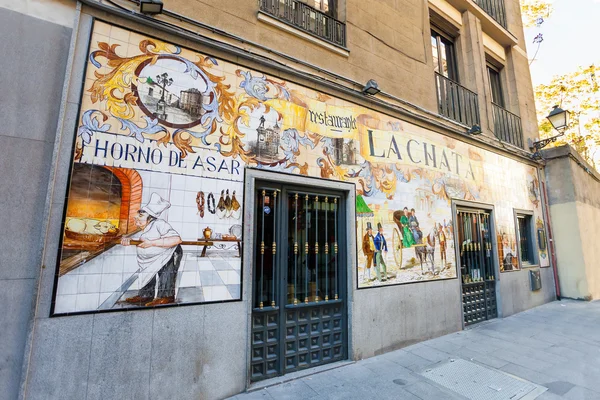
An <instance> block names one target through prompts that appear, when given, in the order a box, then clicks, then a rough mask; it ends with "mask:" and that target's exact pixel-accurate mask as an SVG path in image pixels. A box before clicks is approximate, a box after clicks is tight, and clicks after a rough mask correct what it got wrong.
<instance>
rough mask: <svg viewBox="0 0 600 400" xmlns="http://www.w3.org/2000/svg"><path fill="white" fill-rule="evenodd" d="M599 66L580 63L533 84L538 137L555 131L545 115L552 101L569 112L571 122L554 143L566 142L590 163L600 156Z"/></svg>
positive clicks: (545, 136) (543, 136) (551, 134)
mask: <svg viewBox="0 0 600 400" xmlns="http://www.w3.org/2000/svg"><path fill="white" fill-rule="evenodd" d="M599 73H600V67H596V66H595V65H591V66H590V67H587V68H583V67H579V68H578V69H577V70H576V71H574V72H570V73H567V74H564V75H557V76H555V77H553V78H552V80H551V81H550V83H548V84H541V85H538V86H537V87H536V88H535V102H536V109H537V117H538V125H539V131H540V137H541V138H547V137H550V136H554V135H556V134H557V132H556V131H554V130H553V129H552V126H551V125H550V123H549V122H548V121H547V120H546V116H547V115H548V114H549V113H550V110H552V107H553V106H554V105H557V104H558V105H560V107H561V108H563V109H565V110H569V111H570V112H571V124H570V125H569V128H568V129H567V130H566V132H565V136H564V137H563V138H561V139H560V140H558V141H557V142H556V143H555V144H554V145H555V146H556V145H560V144H565V143H568V144H570V145H571V146H573V147H574V148H575V149H576V150H577V151H578V152H579V153H580V154H581V155H582V156H583V157H584V158H585V159H586V160H587V161H588V162H589V163H590V164H592V165H595V159H596V155H598V156H600V151H599V152H598V154H596V150H597V149H600V147H599V145H600V90H599V89H600V88H599V85H598V80H597V77H598V74H599Z"/></svg>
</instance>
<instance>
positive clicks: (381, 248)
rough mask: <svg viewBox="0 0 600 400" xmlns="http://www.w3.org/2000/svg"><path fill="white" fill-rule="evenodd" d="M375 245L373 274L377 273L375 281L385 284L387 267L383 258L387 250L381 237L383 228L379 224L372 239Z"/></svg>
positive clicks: (385, 243)
mask: <svg viewBox="0 0 600 400" xmlns="http://www.w3.org/2000/svg"><path fill="white" fill-rule="evenodd" d="M374 244H375V272H376V273H377V280H378V281H379V282H385V281H386V280H387V266H386V265H385V259H384V256H385V255H387V252H388V248H387V242H386V241H385V237H384V236H383V226H382V225H381V222H378V223H377V235H375V239H374Z"/></svg>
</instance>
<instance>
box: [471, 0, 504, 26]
mask: <svg viewBox="0 0 600 400" xmlns="http://www.w3.org/2000/svg"><path fill="white" fill-rule="evenodd" d="M474 1H475V3H477V5H478V6H479V7H481V8H482V9H483V11H485V12H486V13H487V14H488V15H489V16H490V17H492V18H494V19H495V20H496V22H498V23H499V24H500V25H502V27H503V28H504V29H506V8H504V0H474Z"/></svg>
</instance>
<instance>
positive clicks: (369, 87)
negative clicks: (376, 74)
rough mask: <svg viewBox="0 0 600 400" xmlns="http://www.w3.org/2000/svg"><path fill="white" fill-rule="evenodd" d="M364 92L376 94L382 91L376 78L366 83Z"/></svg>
mask: <svg viewBox="0 0 600 400" xmlns="http://www.w3.org/2000/svg"><path fill="white" fill-rule="evenodd" d="M362 92H363V94H370V95H371V96H375V95H376V94H377V93H379V92H381V90H380V89H379V85H378V84H377V82H375V79H369V82H367V84H366V85H365V87H364V88H363V90H362Z"/></svg>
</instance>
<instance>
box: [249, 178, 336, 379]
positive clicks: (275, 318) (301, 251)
mask: <svg viewBox="0 0 600 400" xmlns="http://www.w3.org/2000/svg"><path fill="white" fill-rule="evenodd" d="M257 188H258V189H257V191H256V193H255V204H256V207H255V210H254V211H255V214H254V220H255V221H256V223H255V235H254V249H255V251H254V253H255V257H254V267H253V311H252V338H251V345H252V350H251V354H252V356H251V366H250V369H251V380H252V381H258V380H262V379H266V378H271V377H274V376H278V375H283V374H286V373H289V372H293V371H298V370H301V369H305V368H311V367H315V366H317V365H322V364H326V363H330V362H333V361H339V360H344V359H346V358H347V302H346V286H345V284H344V282H346V270H347V268H346V263H345V257H342V254H346V252H345V246H346V241H345V240H340V238H345V237H346V226H345V219H344V218H341V216H342V215H345V214H344V212H343V211H344V210H343V208H344V201H343V200H344V197H343V193H338V192H333V191H332V192H328V191H323V190H320V189H316V188H311V187H294V186H286V185H273V184H264V185H257Z"/></svg>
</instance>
